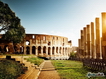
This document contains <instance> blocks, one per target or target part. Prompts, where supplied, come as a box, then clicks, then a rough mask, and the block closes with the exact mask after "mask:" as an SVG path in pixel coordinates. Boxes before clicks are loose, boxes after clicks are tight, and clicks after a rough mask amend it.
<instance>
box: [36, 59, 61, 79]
mask: <svg viewBox="0 0 106 79" xmlns="http://www.w3.org/2000/svg"><path fill="white" fill-rule="evenodd" d="M38 79H60V76H59V75H58V73H57V71H56V70H55V68H54V66H53V65H52V63H51V61H50V60H46V61H45V64H44V66H43V68H42V70H41V73H40V75H39V77H38Z"/></svg>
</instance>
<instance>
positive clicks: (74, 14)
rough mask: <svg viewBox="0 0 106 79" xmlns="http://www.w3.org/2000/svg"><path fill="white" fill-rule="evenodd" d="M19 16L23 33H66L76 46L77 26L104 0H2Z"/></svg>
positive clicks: (103, 7)
mask: <svg viewBox="0 0 106 79" xmlns="http://www.w3.org/2000/svg"><path fill="white" fill-rule="evenodd" d="M1 1H3V2H4V3H7V4H8V5H9V6H10V8H11V9H12V10H13V11H14V12H15V13H16V15H17V16H18V17H19V18H20V19H21V25H22V26H24V27H25V29H26V33H34V34H49V35H57V36H65V37H68V40H72V45H73V46H78V39H79V38H80V30H81V29H83V27H85V26H86V25H87V24H90V22H94V20H95V18H96V17H100V16H101V12H106V0H1Z"/></svg>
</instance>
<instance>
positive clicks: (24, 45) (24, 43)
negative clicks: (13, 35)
mask: <svg viewBox="0 0 106 79" xmlns="http://www.w3.org/2000/svg"><path fill="white" fill-rule="evenodd" d="M24 54H25V55H26V42H24Z"/></svg>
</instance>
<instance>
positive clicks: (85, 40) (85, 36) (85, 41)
mask: <svg viewBox="0 0 106 79" xmlns="http://www.w3.org/2000/svg"><path fill="white" fill-rule="evenodd" d="M83 29H84V58H86V50H87V49H86V43H87V39H86V38H87V35H86V32H87V31H86V27H84V28H83Z"/></svg>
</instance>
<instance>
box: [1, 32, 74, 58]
mask: <svg viewBox="0 0 106 79" xmlns="http://www.w3.org/2000/svg"><path fill="white" fill-rule="evenodd" d="M71 47H72V43H71V41H68V38H67V37H62V36H55V35H45V34H26V37H25V39H24V42H22V43H21V44H17V45H15V46H14V49H12V43H6V42H5V43H3V42H0V52H1V51H3V50H4V51H5V52H10V53H11V52H13V51H14V52H21V53H23V54H34V55H36V56H42V57H46V58H48V59H68V58H69V55H70V52H71V51H72V49H71ZM7 48H8V50H7Z"/></svg>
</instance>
